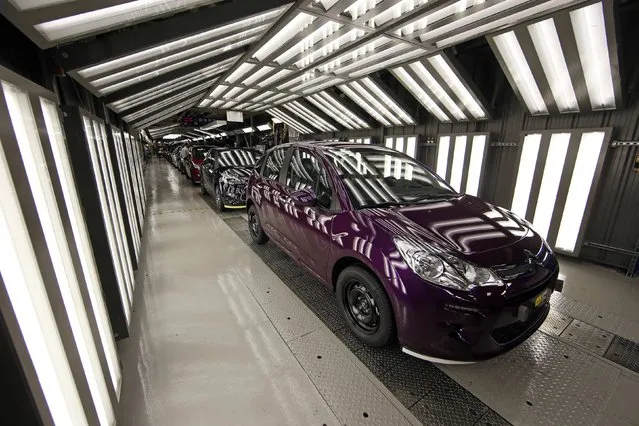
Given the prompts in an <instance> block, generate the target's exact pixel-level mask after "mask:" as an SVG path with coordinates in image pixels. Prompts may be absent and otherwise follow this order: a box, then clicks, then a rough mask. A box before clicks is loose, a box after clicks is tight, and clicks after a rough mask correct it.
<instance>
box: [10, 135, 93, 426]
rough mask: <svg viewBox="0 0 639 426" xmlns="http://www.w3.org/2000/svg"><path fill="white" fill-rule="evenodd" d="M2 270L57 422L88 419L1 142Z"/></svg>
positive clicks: (45, 396) (66, 422)
mask: <svg viewBox="0 0 639 426" xmlns="http://www.w3.org/2000/svg"><path fill="white" fill-rule="evenodd" d="M0 193H1V194H2V197H0V239H1V240H2V244H0V273H1V274H2V281H3V283H4V286H5V288H6V290H7V295H8V297H9V300H10V301H11V306H12V308H13V312H14V314H15V316H16V320H17V322H18V325H19V326H20V333H21V334H22V337H23V339H24V342H25V345H26V347H27V350H28V351H29V357H30V358H31V361H32V362H33V367H34V369H35V372H36V374H37V376H38V381H39V382H40V386H41V387H42V393H43V394H44V398H45V400H46V402H47V405H48V407H49V410H50V412H51V417H52V418H53V422H54V423H55V424H56V425H73V424H85V425H86V424H88V422H87V418H86V415H85V414H84V409H83V408H82V402H81V401H80V395H79V394H78V389H77V387H76V386H75V382H74V380H73V374H72V373H71V368H70V367H69V362H68V360H67V356H66V354H65V352H64V347H63V346H62V340H61V339H60V334H59V332H58V328H57V326H56V323H55V318H54V317H53V312H52V311H51V305H50V304H49V300H48V298H47V292H46V290H45V286H44V280H43V277H42V275H41V272H40V268H39V266H38V261H37V259H36V255H35V253H34V250H33V246H32V244H31V240H30V237H29V230H28V229H27V225H26V223H25V222H24V214H23V213H22V209H21V208H20V204H19V201H18V195H17V194H16V191H15V187H14V185H13V180H12V179H11V174H10V173H9V165H8V163H7V158H6V157H5V155H4V150H3V149H2V144H1V141H0Z"/></svg>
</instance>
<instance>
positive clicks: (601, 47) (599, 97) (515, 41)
mask: <svg viewBox="0 0 639 426" xmlns="http://www.w3.org/2000/svg"><path fill="white" fill-rule="evenodd" d="M550 2H552V0H551V1H550ZM610 26H612V27H614V19H606V15H605V11H604V6H603V3H602V2H598V3H593V4H590V5H588V6H585V7H581V8H579V9H575V10H572V11H570V12H560V13H557V14H555V15H553V17H552V18H550V19H545V20H542V21H539V22H535V23H533V24H530V25H528V24H524V25H522V26H520V27H519V28H517V29H515V30H512V31H508V32H505V33H503V34H499V35H497V36H493V37H488V41H489V42H490V44H491V47H492V49H493V51H494V52H495V54H496V55H497V57H498V58H500V59H501V60H500V64H501V65H502V68H503V69H504V72H505V73H506V75H507V76H508V80H509V82H510V83H511V85H512V86H513V89H514V90H515V91H516V93H518V95H519V97H520V98H521V100H522V102H523V103H524V104H525V105H526V107H527V109H528V111H529V112H530V113H531V114H533V115H544V114H548V113H554V112H560V113H571V112H585V111H589V110H594V111H596V110H608V109H614V108H616V106H617V104H618V103H619V99H618V95H617V94H616V93H620V89H619V74H618V69H617V68H616V67H613V65H612V63H616V62H617V59H616V58H611V56H610V55H611V52H614V53H615V54H616V41H615V39H614V32H615V29H614V28H608V27H610ZM609 34H612V38H611V39H610V40H609V38H608V35H609ZM528 36H529V37H528ZM567 46H568V47H567ZM571 46H573V48H572V49H571ZM575 47H576V49H575ZM565 49H568V51H566V50H565ZM575 50H576V52H575ZM579 81H582V82H583V81H585V85H586V88H585V89H586V90H583V91H579V92H578V91H576V90H575V89H576V87H575V82H579ZM542 93H543V94H546V95H545V96H543V95H542Z"/></svg>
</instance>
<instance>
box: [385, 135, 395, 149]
mask: <svg viewBox="0 0 639 426" xmlns="http://www.w3.org/2000/svg"><path fill="white" fill-rule="evenodd" d="M386 148H390V149H395V147H394V146H393V138H386Z"/></svg>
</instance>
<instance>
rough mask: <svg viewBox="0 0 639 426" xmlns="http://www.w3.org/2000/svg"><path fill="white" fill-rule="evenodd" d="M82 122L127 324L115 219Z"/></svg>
mask: <svg viewBox="0 0 639 426" xmlns="http://www.w3.org/2000/svg"><path fill="white" fill-rule="evenodd" d="M82 122H83V124H84V133H85V135H86V138H87V145H88V147H89V155H90V157H91V166H92V168H93V174H94V175H95V180H96V187H97V188H98V197H99V199H100V208H101V210H102V216H103V221H104V227H105V228H106V232H107V240H108V243H109V249H110V251H111V258H112V259H113V268H114V269H115V275H116V279H117V282H118V287H119V288H120V298H121V299H122V308H123V310H124V317H125V318H126V323H127V324H129V321H130V320H131V304H130V303H129V296H128V291H127V285H126V278H125V276H124V268H123V265H122V259H121V258H120V250H119V249H118V243H117V241H116V238H115V229H114V224H115V219H114V218H112V217H111V209H110V208H109V200H108V198H107V194H106V188H105V186H104V177H103V176H102V167H101V166H100V156H99V155H98V149H97V146H96V145H97V142H96V138H95V135H94V134H93V126H91V120H89V119H88V118H87V117H82Z"/></svg>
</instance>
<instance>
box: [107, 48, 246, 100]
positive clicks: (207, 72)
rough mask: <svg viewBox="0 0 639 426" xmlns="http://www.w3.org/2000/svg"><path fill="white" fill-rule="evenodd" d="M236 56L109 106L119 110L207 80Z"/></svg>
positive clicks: (235, 57)
mask: <svg viewBox="0 0 639 426" xmlns="http://www.w3.org/2000/svg"><path fill="white" fill-rule="evenodd" d="M238 58H239V56H234V57H232V58H229V59H227V60H225V61H222V62H219V63H217V64H214V65H211V66H209V67H206V68H203V69H202V70H198V71H195V72H192V73H190V74H187V75H185V76H183V77H179V78H176V79H173V80H171V81H167V82H166V83H162V84H159V85H157V86H153V87H152V88H150V89H147V90H144V91H142V92H138V93H135V94H134V95H131V96H127V97H126V98H122V99H119V100H117V101H115V102H111V103H110V104H109V106H110V107H111V108H113V109H114V110H116V111H118V112H119V111H122V110H125V109H128V108H130V107H133V106H135V105H139V104H141V103H144V102H146V101H147V100H150V99H153V98H156V97H159V96H163V95H166V94H167V93H170V92H173V91H175V90H179V89H180V88H182V87H185V86H188V85H190V84H193V83H197V82H199V81H204V80H208V79H210V78H212V77H214V76H215V75H217V74H220V73H222V72H224V71H226V70H227V69H229V67H230V66H231V64H232V63H233V62H235V61H236V60H237V59H238ZM215 81H216V80H215V79H213V80H210V83H211V84H213V83H215Z"/></svg>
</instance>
